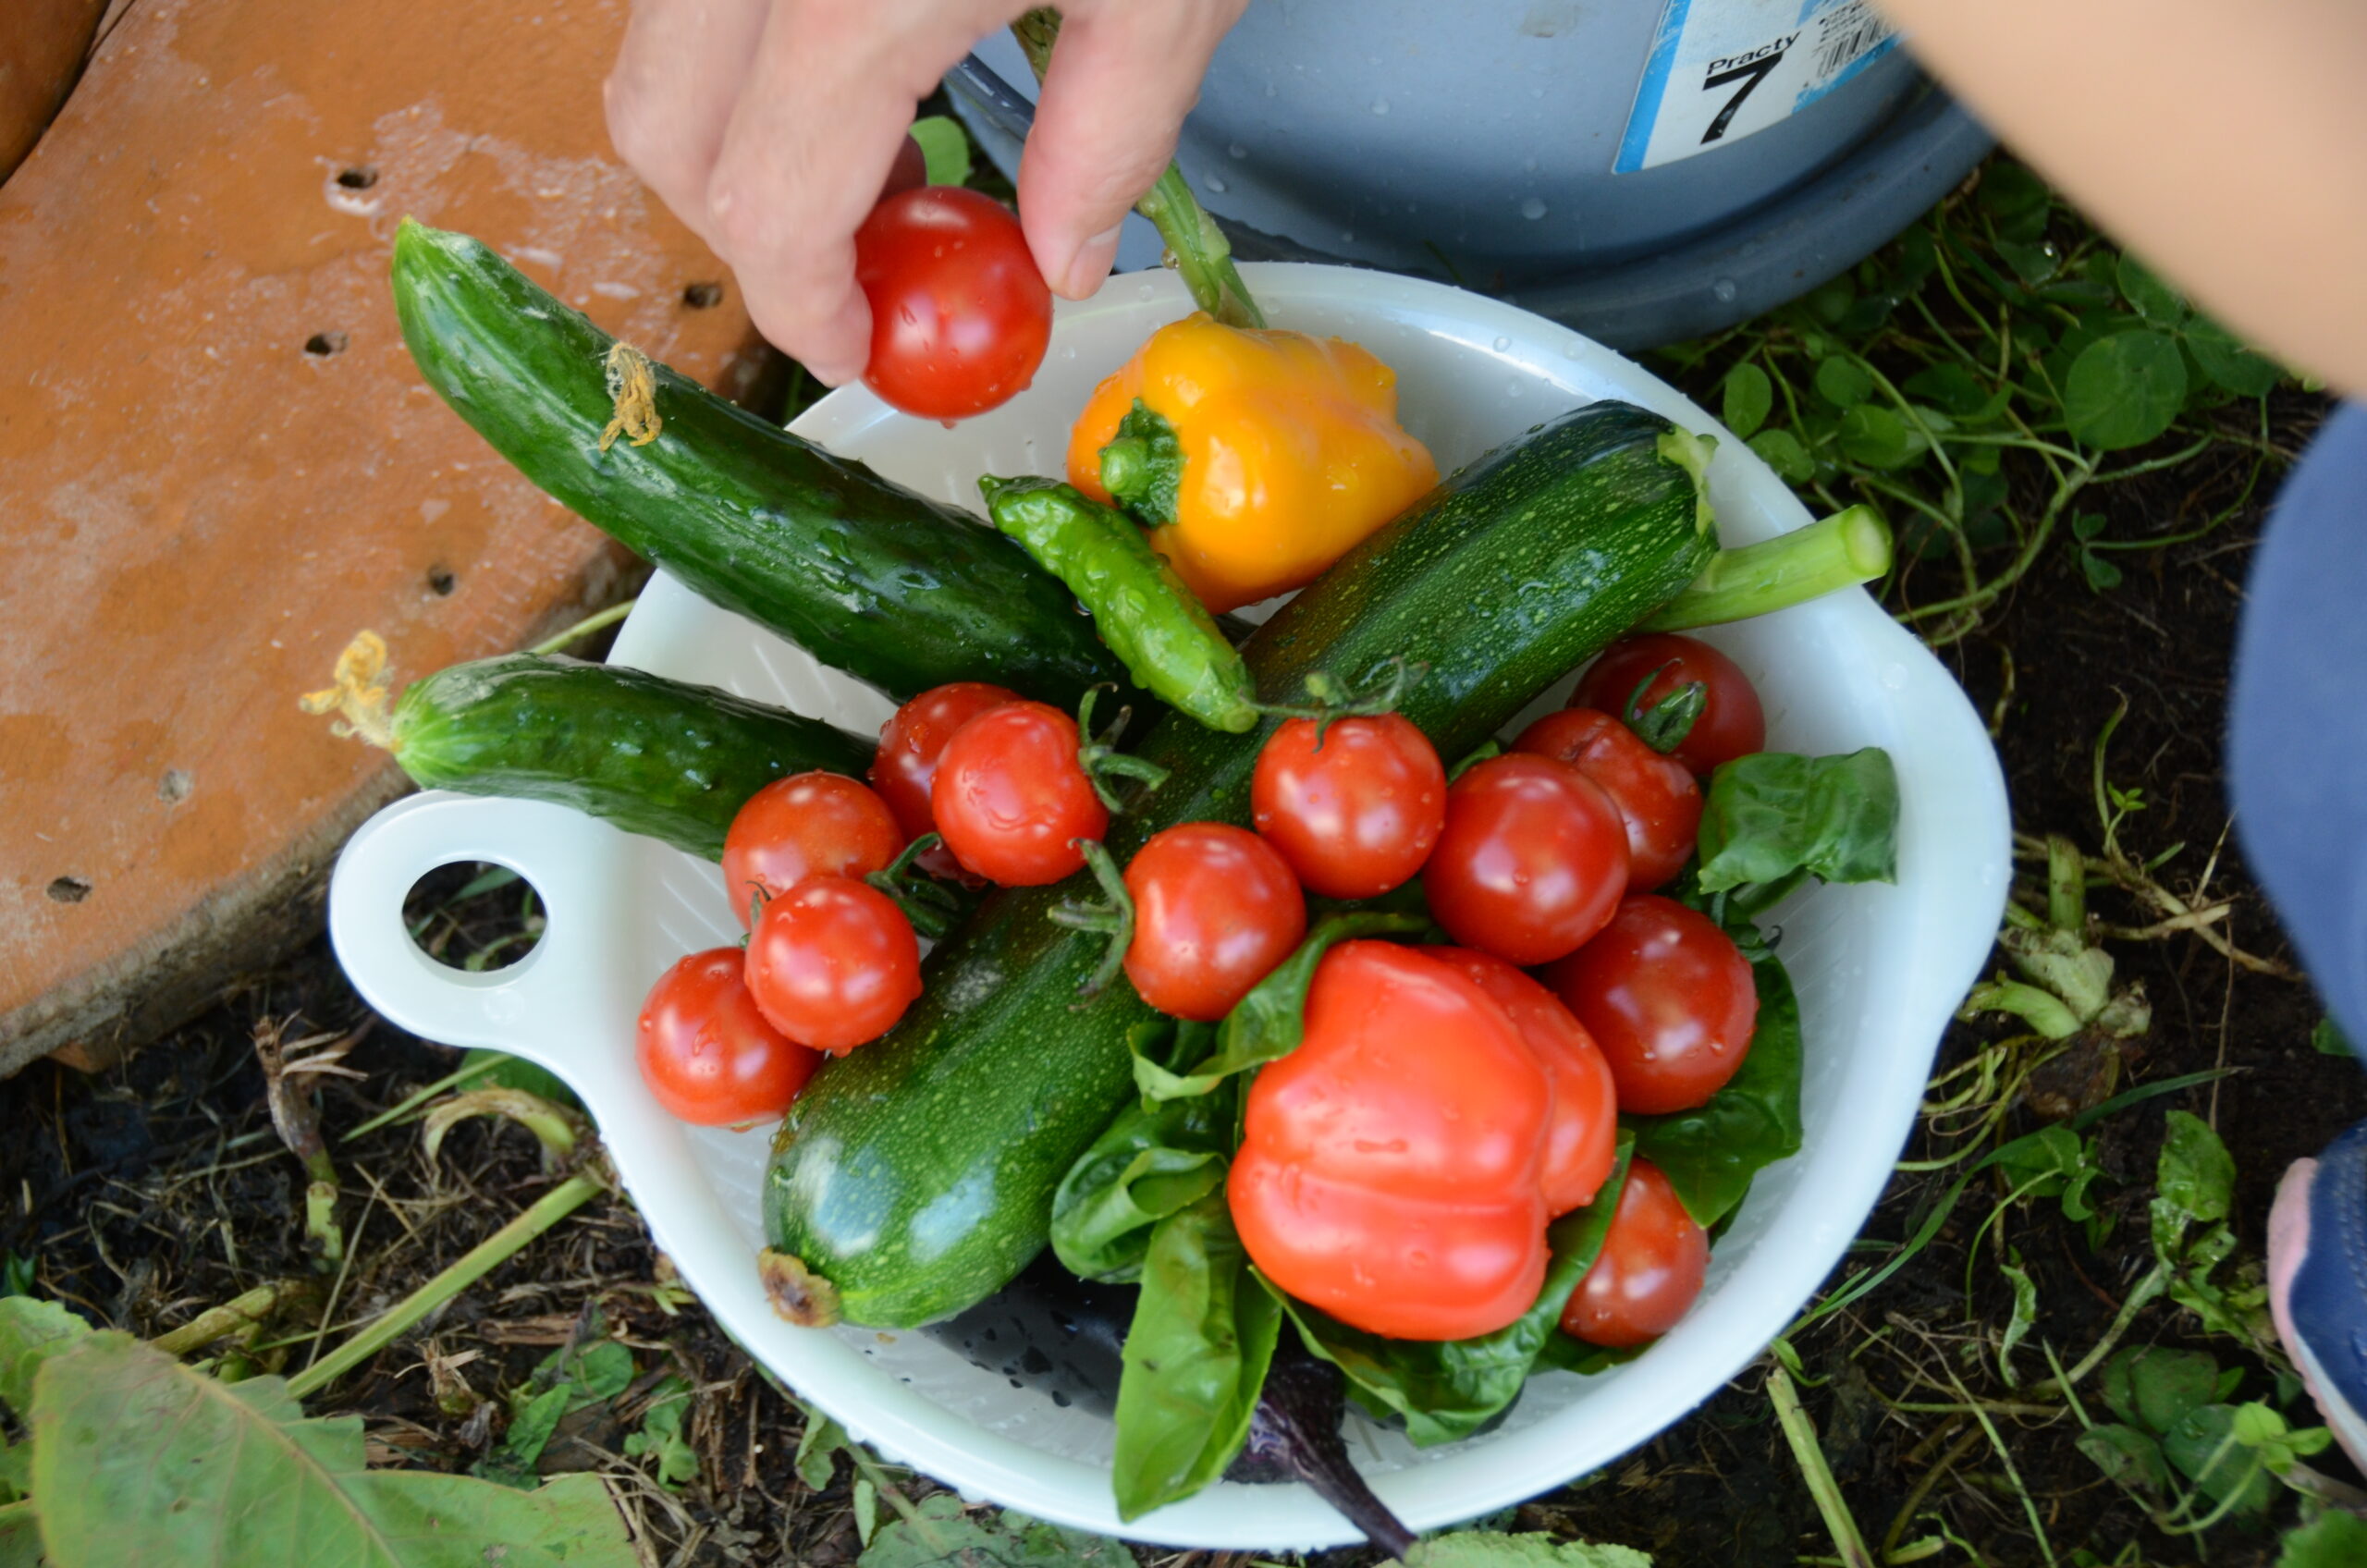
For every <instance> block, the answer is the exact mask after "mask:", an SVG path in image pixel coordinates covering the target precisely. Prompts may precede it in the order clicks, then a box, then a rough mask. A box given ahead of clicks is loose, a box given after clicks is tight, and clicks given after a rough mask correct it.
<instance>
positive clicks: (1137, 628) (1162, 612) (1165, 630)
mask: <svg viewBox="0 0 2367 1568" xmlns="http://www.w3.org/2000/svg"><path fill="white" fill-rule="evenodd" d="M978 488H979V489H980V490H981V491H983V492H984V493H985V495H986V497H987V515H988V516H989V517H991V518H993V519H994V524H995V526H996V527H997V528H999V529H1000V530H1002V532H1004V533H1008V534H1010V535H1011V536H1012V538H1013V539H1015V540H1017V541H1018V542H1019V544H1020V546H1021V547H1022V548H1023V549H1024V550H1025V551H1026V552H1027V553H1028V554H1029V555H1030V556H1033V557H1035V558H1036V564H1037V565H1039V566H1041V567H1042V568H1043V569H1044V570H1047V571H1049V572H1050V573H1051V574H1052V575H1053V576H1055V577H1057V578H1059V579H1060V580H1061V582H1064V583H1066V584H1068V587H1069V591H1070V592H1071V593H1073V594H1075V595H1076V596H1077V598H1078V599H1080V600H1081V601H1083V603H1084V605H1085V608H1086V609H1087V610H1088V611H1090V612H1091V613H1092V616H1093V624H1094V626H1095V627H1096V628H1097V629H1098V631H1100V633H1101V640H1102V641H1103V642H1105V643H1109V644H1110V651H1111V652H1113V653H1115V654H1116V655H1118V657H1119V658H1120V659H1122V660H1123V661H1124V663H1125V666H1126V668H1127V670H1128V672H1129V673H1130V674H1132V675H1133V676H1134V682H1135V684H1137V685H1139V686H1141V687H1142V688H1143V689H1144V690H1146V691H1147V692H1152V693H1153V694H1154V695H1156V696H1158V697H1159V698H1160V699H1161V700H1162V701H1164V702H1166V703H1167V704H1169V705H1170V706H1171V707H1173V708H1174V709H1176V710H1177V711H1178V712H1180V713H1187V714H1190V715H1191V716H1192V717H1194V718H1196V719H1198V720H1199V721H1200V722H1201V723H1202V724H1205V725H1207V726H1208V728H1209V729H1224V730H1230V731H1232V732H1233V733H1234V734H1236V735H1237V734H1240V733H1242V732H1244V731H1245V730H1247V729H1250V728H1251V727H1253V726H1254V725H1256V724H1257V688H1256V686H1255V684H1254V683H1253V682H1252V681H1251V680H1250V678H1249V667H1248V666H1247V665H1245V664H1244V663H1243V662H1242V659H1241V655H1239V654H1238V653H1236V652H1234V651H1233V644H1232V643H1229V642H1227V641H1226V640H1225V636H1224V633H1223V632H1222V631H1219V630H1218V629H1217V623H1216V619H1215V618H1214V617H1212V616H1210V615H1209V614H1208V610H1207V609H1206V607H1204V606H1202V605H1201V603H1200V601H1199V600H1198V599H1197V598H1196V597H1194V596H1193V594H1192V590H1191V589H1189V588H1187V587H1185V586H1184V580H1183V579H1182V578H1179V577H1177V576H1176V575H1175V570H1174V568H1172V567H1171V566H1169V565H1168V564H1167V558H1166V557H1164V556H1161V555H1159V553H1158V552H1157V551H1155V550H1153V549H1152V548H1151V547H1150V542H1149V541H1148V540H1147V539H1145V538H1144V537H1143V535H1142V531H1141V530H1139V529H1137V528H1136V527H1135V526H1134V522H1133V521H1132V520H1131V519H1129V518H1128V517H1127V516H1126V515H1125V514H1124V513H1123V512H1121V511H1119V510H1117V509H1116V508H1111V507H1105V506H1103V505H1102V504H1101V503H1099V502H1098V501H1095V500H1093V499H1091V498H1089V497H1087V496H1084V495H1082V494H1080V493H1079V492H1078V491H1077V489H1076V488H1075V486H1073V485H1069V484H1061V483H1060V482H1059V481H1057V480H1050V479H996V478H994V477H992V476H988V477H987V478H985V479H981V480H980V481H978Z"/></svg>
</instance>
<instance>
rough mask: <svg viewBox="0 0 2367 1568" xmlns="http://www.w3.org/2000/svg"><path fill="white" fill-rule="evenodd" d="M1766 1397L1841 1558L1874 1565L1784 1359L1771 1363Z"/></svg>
mask: <svg viewBox="0 0 2367 1568" xmlns="http://www.w3.org/2000/svg"><path fill="white" fill-rule="evenodd" d="M1767 1397H1768V1399H1770V1400H1771V1401H1772V1402H1773V1403H1774V1405H1775V1420H1776V1422H1777V1424H1778V1425H1780V1426H1781V1427H1783V1428H1784V1441H1785V1442H1787V1443H1789V1444H1791V1445H1792V1457H1793V1458H1794V1459H1796V1460H1797V1461H1798V1462H1799V1465H1800V1476H1801V1478H1802V1479H1803V1480H1805V1481H1807V1482H1808V1484H1809V1496H1810V1497H1812V1498H1814V1499H1816V1511H1817V1512H1818V1513H1821V1514H1822V1515H1823V1516H1824V1527H1825V1530H1826V1531H1827V1532H1828V1533H1829V1534H1830V1535H1831V1536H1832V1537H1833V1545H1834V1550H1837V1551H1839V1552H1840V1553H1841V1561H1842V1562H1844V1563H1845V1564H1846V1565H1847V1568H1874V1559H1873V1555H1872V1554H1871V1553H1870V1552H1869V1551H1868V1550H1866V1537H1864V1536H1862V1535H1860V1534H1859V1533H1858V1521H1857V1520H1856V1518H1854V1517H1853V1516H1852V1515H1851V1514H1850V1513H1849V1504H1848V1502H1847V1501H1846V1499H1844V1498H1843V1497H1842V1495H1841V1483H1840V1482H1838V1481H1836V1480H1834V1478H1833V1466H1832V1465H1830V1464H1826V1463H1825V1458H1824V1450H1823V1449H1822V1448H1821V1447H1819V1446H1818V1444H1817V1440H1816V1423H1815V1422H1814V1421H1812V1420H1810V1419H1809V1413H1808V1412H1807V1411H1806V1410H1804V1409H1802V1408H1801V1407H1800V1395H1799V1390H1797V1389H1795V1388H1794V1387H1793V1386H1792V1375H1791V1374H1790V1373H1788V1372H1786V1371H1784V1366H1783V1363H1781V1362H1776V1361H1771V1362H1769V1363H1768V1366H1767Z"/></svg>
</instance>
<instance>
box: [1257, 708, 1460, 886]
mask: <svg viewBox="0 0 2367 1568" xmlns="http://www.w3.org/2000/svg"><path fill="white" fill-rule="evenodd" d="M1249 808H1250V820H1251V821H1252V822H1254V823H1256V824H1257V831H1258V832H1259V833H1261V834H1263V835H1264V836H1265V838H1266V841H1267V842H1268V843H1269V844H1271V845H1273V846H1274V848H1275V849H1276V850H1278V851H1281V852H1282V859H1283V860H1284V861H1286V862H1288V863H1289V864H1290V868H1291V870H1292V871H1294V872H1295V873H1297V875H1298V879H1299V881H1301V882H1302V883H1304V884H1306V888H1307V890H1308V891H1310V892H1316V893H1320V894H1322V895H1323V896H1324V897H1325V898H1327V899H1370V898H1377V897H1379V896H1380V894H1382V893H1386V892H1388V891H1389V890H1390V889H1391V888H1395V887H1398V886H1400V885H1402V884H1403V883H1404V882H1406V881H1408V880H1410V879H1411V878H1412V877H1413V876H1414V874H1415V873H1416V872H1417V871H1419V870H1421V869H1422V863H1423V862H1424V861H1425V860H1428V859H1429V854H1430V849H1431V846H1432V845H1434V844H1436V843H1437V842H1438V839H1439V830H1440V829H1441V827H1444V825H1445V823H1446V769H1445V768H1444V767H1443V766H1441V764H1440V762H1439V753H1438V751H1437V749H1436V748H1435V747H1433V746H1432V745H1431V744H1430V742H1429V738H1428V737H1427V736H1425V735H1424V734H1423V733H1422V732H1421V731H1420V730H1418V729H1415V728H1414V726H1413V723H1412V722H1411V721H1410V720H1408V719H1406V718H1405V717H1403V716H1402V715H1399V714H1393V713H1389V714H1382V715H1380V717H1377V718H1342V719H1335V720H1333V721H1332V723H1331V726H1330V727H1329V728H1328V729H1324V730H1323V738H1322V743H1321V745H1319V746H1318V744H1317V743H1316V724H1315V721H1314V720H1313V719H1308V718H1294V719H1291V720H1289V721H1288V722H1287V723H1285V724H1283V725H1282V728H1280V729H1276V730H1275V731H1274V732H1273V734H1271V735H1269V736H1268V737H1267V738H1266V745H1265V748H1264V749H1263V750H1262V751H1260V752H1259V753H1257V773H1256V774H1255V776H1254V777H1253V778H1251V780H1250V784H1249Z"/></svg>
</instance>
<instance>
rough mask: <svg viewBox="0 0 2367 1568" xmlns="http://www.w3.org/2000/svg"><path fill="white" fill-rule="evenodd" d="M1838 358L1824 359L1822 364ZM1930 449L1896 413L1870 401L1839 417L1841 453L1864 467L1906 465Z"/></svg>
mask: <svg viewBox="0 0 2367 1568" xmlns="http://www.w3.org/2000/svg"><path fill="white" fill-rule="evenodd" d="M1838 362H1839V361H1834V360H1827V361H1825V363H1826V364H1835V363H1838ZM1931 449H1932V443H1931V442H1930V441H1928V440H1926V439H1925V438H1924V435H1923V433H1922V432H1921V431H1919V430H1918V429H1916V428H1915V427H1914V426H1913V425H1911V424H1909V423H1907V421H1906V420H1905V419H1903V418H1901V417H1900V416H1899V415H1898V414H1896V413H1895V412H1894V411H1893V410H1889V409H1885V408H1881V407H1878V406H1877V405H1875V404H1872V403H1860V404H1859V405H1858V406H1857V407H1856V408H1853V409H1851V410H1849V411H1848V412H1846V413H1845V414H1843V415H1842V416H1841V452H1842V455H1843V456H1844V457H1846V458H1847V459H1849V460H1850V461H1852V462H1858V463H1863V464H1865V465H1866V466H1867V467H1868V468H1879V469H1899V468H1906V467H1907V466H1909V465H1910V464H1912V463H1914V462H1915V461H1916V460H1917V459H1920V458H1921V457H1922V456H1923V454H1924V453H1926V452H1928V451H1930V450H1931Z"/></svg>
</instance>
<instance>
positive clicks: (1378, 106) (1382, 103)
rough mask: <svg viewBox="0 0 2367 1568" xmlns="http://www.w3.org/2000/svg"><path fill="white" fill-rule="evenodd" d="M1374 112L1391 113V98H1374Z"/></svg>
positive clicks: (1380, 113)
mask: <svg viewBox="0 0 2367 1568" xmlns="http://www.w3.org/2000/svg"><path fill="white" fill-rule="evenodd" d="M1372 112H1373V113H1374V114H1376V115H1385V114H1387V113H1389V100H1388V99H1386V98H1376V99H1374V100H1373V101H1372Z"/></svg>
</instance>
